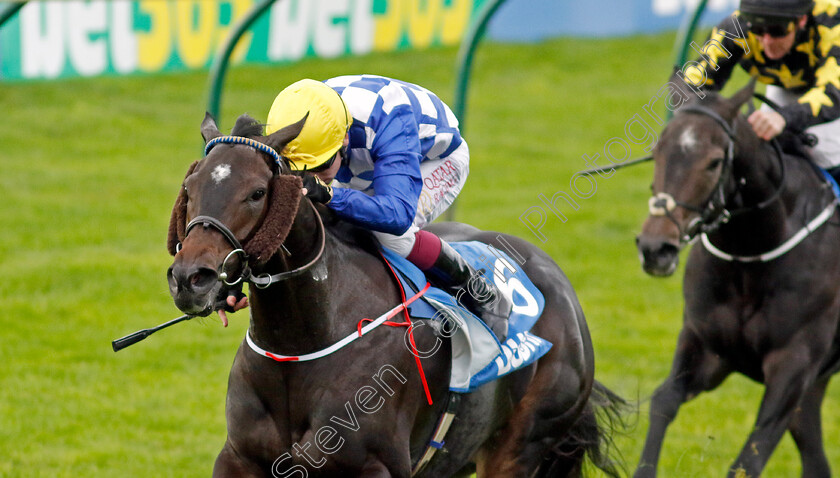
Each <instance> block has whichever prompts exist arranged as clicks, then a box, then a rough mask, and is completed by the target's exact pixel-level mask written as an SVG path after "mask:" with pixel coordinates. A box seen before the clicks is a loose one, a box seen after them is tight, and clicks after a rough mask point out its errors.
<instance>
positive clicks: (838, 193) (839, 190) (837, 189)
mask: <svg viewBox="0 0 840 478" xmlns="http://www.w3.org/2000/svg"><path fill="white" fill-rule="evenodd" d="M817 169H819V171H820V172H821V173H822V175H823V177H824V178H825V180H826V181H828V184H830V185H831V190H832V191H834V197H836V198H837V199H840V186H838V185H837V180H836V179H834V176H832V175H831V173H829V172H828V171H826V170H825V169H823V168H817Z"/></svg>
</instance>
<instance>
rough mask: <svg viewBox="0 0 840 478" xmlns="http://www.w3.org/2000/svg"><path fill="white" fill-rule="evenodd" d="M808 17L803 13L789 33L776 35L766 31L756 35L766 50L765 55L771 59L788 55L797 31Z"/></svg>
mask: <svg viewBox="0 0 840 478" xmlns="http://www.w3.org/2000/svg"><path fill="white" fill-rule="evenodd" d="M807 21H808V17H807V16H806V15H803V16H801V17H800V18H799V20H797V22H796V23H795V26H794V28H793V29H791V30H790V31H789V32H788V33H787V35H784V36H781V37H776V36H773V35H771V34H770V33H767V32H764V34H762V35H756V37H757V38H758V42H759V43H760V44H761V47H762V49H763V50H764V56H765V57H767V58H768V59H770V60H779V59H781V58H782V57H784V56H785V55H787V54H788V53H789V52H790V50H791V49H792V48H793V42H794V40H795V39H796V31H797V30H798V29H800V28H802V27H804V26H805V24H806V23H807Z"/></svg>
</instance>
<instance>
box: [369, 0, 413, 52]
mask: <svg viewBox="0 0 840 478" xmlns="http://www.w3.org/2000/svg"><path fill="white" fill-rule="evenodd" d="M405 2H406V0H388V1H387V2H385V1H383V2H382V3H385V4H386V7H385V8H386V10H385V12H384V13H378V14H374V20H373V25H374V36H373V49H374V51H391V50H394V49H396V48H397V47H398V46H399V45H400V38H401V37H402V33H403V25H404V22H403V16H404V15H403V12H404V11H405V10H406V9H405Z"/></svg>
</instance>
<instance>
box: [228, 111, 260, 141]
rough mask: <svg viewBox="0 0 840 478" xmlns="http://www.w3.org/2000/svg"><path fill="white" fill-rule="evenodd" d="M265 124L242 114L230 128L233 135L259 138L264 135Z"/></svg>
mask: <svg viewBox="0 0 840 478" xmlns="http://www.w3.org/2000/svg"><path fill="white" fill-rule="evenodd" d="M264 127H265V125H264V124H262V123H260V122H259V121H257V120H255V119H254V118H252V117H250V116H248V115H247V114H244V115H240V116H239V118H236V123H235V124H234V125H233V128H231V130H230V134H231V136H243V137H245V138H252V139H253V138H257V137H260V136H262V133H263V128H264Z"/></svg>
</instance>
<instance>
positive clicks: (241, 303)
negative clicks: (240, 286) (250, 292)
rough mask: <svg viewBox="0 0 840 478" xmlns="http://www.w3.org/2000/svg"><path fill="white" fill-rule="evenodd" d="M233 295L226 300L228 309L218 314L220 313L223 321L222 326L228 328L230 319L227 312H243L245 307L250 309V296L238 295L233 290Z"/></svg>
mask: <svg viewBox="0 0 840 478" xmlns="http://www.w3.org/2000/svg"><path fill="white" fill-rule="evenodd" d="M230 292H231V294H230V295H228V296H227V299H225V303H226V307H225V308H224V309H219V310H218V311H217V312H218V313H219V318H221V319H222V325H224V326H225V327H227V326H228V318H227V314H226V313H225V310H227V311H228V312H236V311H238V310H242V309H244V308H245V307H248V296H247V295H245V294H243V293H242V292H239V293H238V294H237V293H236V291H234V290H231V291H230Z"/></svg>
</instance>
